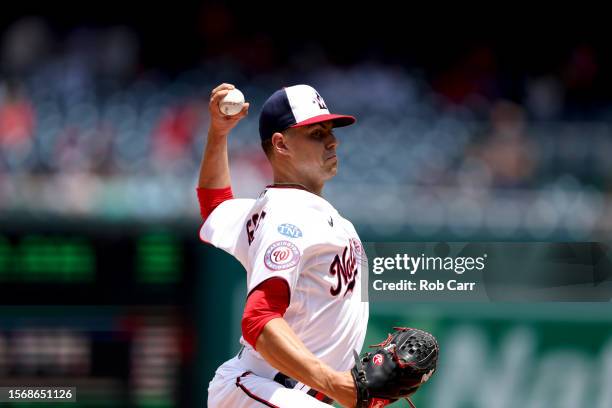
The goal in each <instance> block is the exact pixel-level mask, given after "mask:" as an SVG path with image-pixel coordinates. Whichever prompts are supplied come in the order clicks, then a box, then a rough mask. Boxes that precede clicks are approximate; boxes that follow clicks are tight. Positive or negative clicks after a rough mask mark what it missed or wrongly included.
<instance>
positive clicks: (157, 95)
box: [0, 18, 612, 239]
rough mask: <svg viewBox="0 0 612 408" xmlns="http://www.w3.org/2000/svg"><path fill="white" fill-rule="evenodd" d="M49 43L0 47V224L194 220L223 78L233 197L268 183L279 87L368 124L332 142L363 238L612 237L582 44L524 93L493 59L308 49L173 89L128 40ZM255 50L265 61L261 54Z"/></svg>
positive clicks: (120, 36) (606, 152) (210, 62)
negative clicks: (264, 120) (242, 114)
mask: <svg viewBox="0 0 612 408" xmlns="http://www.w3.org/2000/svg"><path fill="white" fill-rule="evenodd" d="M213 34H214V33H213ZM52 38H53V34H52V33H51V32H50V28H49V27H48V25H47V24H46V23H45V21H44V20H42V19H38V18H24V19H21V20H19V21H17V22H15V23H14V24H12V25H11V26H10V27H8V28H7V29H6V30H5V32H4V34H3V38H2V50H1V52H2V54H1V55H2V60H1V64H2V75H1V76H0V213H3V214H5V215H6V214H13V213H15V214H19V215H24V216H27V215H32V214H34V215H43V216H44V215H46V214H56V215H68V216H95V217H103V218H139V219H175V218H179V219H180V218H185V217H197V202H196V200H195V195H194V194H193V193H194V189H195V184H196V177H197V172H198V167H199V163H200V159H201V154H202V149H203V144H204V140H205V135H206V129H207V126H208V114H207V109H208V96H209V94H210V90H211V89H212V88H213V87H214V86H215V85H217V84H218V83H220V82H225V81H227V82H232V83H234V84H235V85H236V86H237V87H238V88H240V89H241V90H242V91H243V93H244V94H245V95H246V98H247V100H248V101H250V102H251V112H250V115H249V117H248V118H247V119H245V120H244V121H243V122H241V123H240V125H239V126H238V127H237V128H236V129H235V131H234V133H233V134H232V135H231V138H230V161H231V170H232V178H233V183H234V191H235V193H236V195H237V196H241V197H247V196H255V195H256V194H257V193H258V192H259V191H260V190H261V189H262V188H263V187H264V186H265V185H266V184H268V183H269V182H270V179H271V173H270V169H269V168H268V166H267V162H266V159H265V156H264V155H263V153H262V151H261V148H260V146H259V136H258V122H257V118H258V114H259V107H261V105H262V104H263V102H264V101H265V99H266V98H267V96H268V95H269V94H271V93H272V92H273V91H274V90H276V89H278V88H279V87H281V86H284V85H291V84H296V83H308V84H311V85H313V86H315V87H316V88H317V89H318V90H319V92H320V93H321V94H322V95H323V97H324V98H325V99H326V102H327V104H328V106H331V108H332V110H335V111H338V112H340V113H349V114H354V115H356V116H357V118H358V122H357V125H356V126H353V127H350V128H346V129H339V130H338V131H337V136H338V137H339V139H340V142H341V145H340V147H339V152H340V154H339V156H340V171H339V174H338V176H337V177H336V178H335V179H334V180H333V181H332V182H331V183H330V185H329V187H328V188H327V189H326V194H327V195H328V197H329V198H330V200H331V201H332V202H334V203H335V204H337V206H338V207H339V208H340V209H341V211H342V212H343V213H344V214H346V215H347V216H348V217H349V218H351V219H352V220H353V221H354V222H355V223H356V224H360V225H362V226H366V227H370V228H371V229H372V230H373V231H375V232H377V233H379V234H381V235H392V234H394V233H410V234H413V235H417V236H423V237H432V236H435V235H436V234H440V233H445V234H448V233H449V232H450V233H452V234H455V235H456V236H457V237H474V236H483V235H487V236H493V237H499V238H504V239H511V238H513V237H524V236H527V237H531V238H534V239H547V238H552V237H560V236H561V237H568V238H570V239H587V238H597V237H601V236H603V235H605V234H607V233H609V232H610V231H612V221H610V220H612V217H611V216H610V215H612V200H611V198H612V196H611V195H610V189H611V187H612V160H610V157H611V156H612V128H611V127H610V124H609V118H610V117H611V116H612V100H611V101H609V104H606V103H604V102H605V101H603V102H602V101H601V100H600V99H597V100H596V101H595V100H594V99H593V98H589V97H588V95H590V94H589V93H588V92H587V91H588V90H589V89H592V87H593V86H594V84H596V83H597V78H598V76H600V75H601V72H600V71H601V69H600V67H599V66H598V62H597V54H596V52H595V51H594V50H593V49H592V48H589V47H588V46H577V47H575V48H574V49H572V50H571V52H570V53H569V54H568V57H567V59H566V60H565V61H564V62H563V64H562V65H561V66H560V67H559V69H558V70H557V71H556V72H549V71H547V72H545V73H543V74H537V75H536V74H531V75H528V76H525V78H524V79H523V80H522V81H520V82H518V83H516V82H513V81H510V82H508V81H506V80H505V79H504V76H503V75H502V73H503V70H502V69H501V68H500V67H499V62H496V61H495V57H494V55H493V54H492V53H491V50H489V49H487V48H486V47H484V48H476V49H474V50H472V51H470V52H468V53H466V54H465V55H464V56H463V57H462V58H459V59H458V61H457V62H456V63H455V64H454V65H453V66H451V67H449V68H448V69H446V70H444V71H440V72H436V74H435V75H430V74H428V73H424V72H423V70H421V69H419V67H414V66H408V65H402V64H397V63H392V64H383V63H379V62H375V61H372V60H369V59H364V60H363V61H359V62H356V63H352V64H350V65H338V64H334V63H332V62H330V61H328V60H326V58H325V57H324V54H323V53H322V51H320V50H319V51H317V50H316V49H314V50H313V49H312V48H308V49H307V50H306V51H304V52H303V53H302V54H296V55H295V56H294V58H293V59H292V60H291V61H290V62H289V63H288V65H287V66H286V67H283V68H279V69H278V70H276V71H269V70H262V69H258V70H249V68H248V67H246V66H245V64H244V61H243V60H241V59H240V58H235V59H232V58H230V57H228V56H227V55H225V56H215V55H212V54H211V56H210V57H208V58H203V60H202V61H201V62H200V63H198V64H197V66H194V67H192V68H190V69H185V70H182V71H181V72H179V73H177V74H173V75H168V74H165V73H163V72H161V71H157V70H155V69H150V68H148V67H147V68H143V67H142V66H141V65H140V60H139V55H140V54H139V52H140V51H139V47H140V43H139V38H138V36H137V34H136V33H135V32H134V31H133V30H132V29H130V28H129V27H124V26H118V27H105V28H83V29H76V30H74V31H72V32H71V33H70V34H69V35H68V36H67V37H66V38H64V39H63V40H62V43H61V44H62V46H61V47H58V45H57V42H55V43H54V42H52V41H51V40H50V39H52ZM255 41H257V39H256V40H255ZM257 44H258V47H260V48H259V52H260V54H258V55H260V57H261V58H264V57H265V55H267V54H266V52H265V42H263V45H262V42H261V41H260V42H258V43H257ZM213 54H214V53H213ZM262 55H263V57H262ZM249 61H250V62H252V59H251V60H249ZM265 65H266V64H265V63H263V62H261V61H260V63H259V65H257V66H258V67H261V66H265ZM287 67H291V68H292V69H287Z"/></svg>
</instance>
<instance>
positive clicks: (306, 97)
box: [259, 85, 355, 141]
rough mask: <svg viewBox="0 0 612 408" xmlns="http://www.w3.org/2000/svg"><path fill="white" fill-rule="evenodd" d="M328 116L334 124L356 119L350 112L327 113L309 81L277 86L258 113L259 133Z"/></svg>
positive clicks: (267, 135)
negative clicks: (340, 113) (342, 113)
mask: <svg viewBox="0 0 612 408" xmlns="http://www.w3.org/2000/svg"><path fill="white" fill-rule="evenodd" d="M328 120H331V121H332V123H333V126H334V127H342V126H348V125H352V124H353V123H355V118H354V117H353V116H349V115H337V114H334V113H329V109H327V105H325V101H324V100H323V98H322V97H321V95H319V93H318V92H317V91H316V89H314V88H313V87H311V86H308V85H294V86H290V87H287V88H283V89H279V90H278V91H276V92H274V93H273V94H272V96H270V97H269V98H268V100H267V101H266V102H265V103H264V105H263V108H262V110H261V114H260V115H259V136H260V137H261V140H262V141H264V140H266V139H270V138H271V137H272V135H273V134H274V133H276V132H282V131H283V130H286V129H288V128H294V127H300V126H306V125H312V124H315V123H320V122H325V121H328Z"/></svg>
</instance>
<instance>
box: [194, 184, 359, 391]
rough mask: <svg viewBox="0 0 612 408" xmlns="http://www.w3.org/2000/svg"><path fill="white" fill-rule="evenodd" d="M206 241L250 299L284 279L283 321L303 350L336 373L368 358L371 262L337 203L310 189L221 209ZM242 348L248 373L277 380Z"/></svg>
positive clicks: (203, 234)
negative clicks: (236, 273)
mask: <svg viewBox="0 0 612 408" xmlns="http://www.w3.org/2000/svg"><path fill="white" fill-rule="evenodd" d="M200 238H201V239H202V240H204V241H206V242H209V243H211V244H213V245H214V246H216V247H218V248H221V249H223V250H225V251H227V252H228V253H230V254H232V255H233V256H234V257H235V258H236V259H238V261H240V263H241V264H242V265H243V266H244V268H245V269H246V272H247V289H248V292H249V293H250V292H251V291H252V290H253V289H254V288H255V287H257V285H259V284H260V283H261V282H263V281H265V280H267V279H270V278H272V277H280V278H283V279H285V280H286V281H287V283H288V286H289V289H290V301H289V307H288V308H287V311H286V312H285V315H284V319H285V320H286V321H287V323H288V324H289V326H290V327H291V328H292V329H293V331H294V332H295V333H296V334H297V336H298V337H299V338H300V339H301V340H302V342H303V343H304V345H305V346H306V347H307V348H308V349H309V350H310V351H311V352H312V353H313V354H314V355H315V356H317V357H318V358H319V359H321V360H322V361H324V362H325V363H326V364H328V365H329V366H330V367H332V368H333V369H335V370H339V371H345V370H348V369H350V368H351V367H352V366H353V365H354V359H353V354H352V352H353V350H357V352H359V351H361V348H362V346H363V341H364V338H365V334H366V329H367V324H368V303H367V302H362V301H361V300H362V298H361V277H362V268H361V263H362V259H363V258H364V255H365V254H363V247H362V245H361V241H360V240H359V236H358V235H357V232H356V231H355V228H354V227H353V225H352V224H351V222H349V221H348V220H346V219H344V218H342V217H341V216H340V214H338V212H337V211H336V210H335V209H334V207H333V206H332V205H331V204H330V203H328V202H327V201H326V200H325V199H323V198H322V197H319V196H317V195H315V194H312V193H310V192H308V191H306V190H303V189H299V188H293V187H292V188H287V187H285V186H282V187H280V186H276V187H275V186H269V187H268V188H267V189H266V190H265V191H264V192H263V193H262V194H261V195H260V196H259V198H258V199H257V200H252V199H233V200H228V201H225V202H223V203H222V204H220V205H219V206H218V207H217V208H216V209H215V210H214V211H213V212H212V214H211V215H210V216H209V217H208V219H207V220H206V222H205V223H204V225H203V226H202V229H201V231H200ZM364 273H365V268H364ZM240 341H241V343H242V344H243V345H244V346H245V350H244V351H243V353H245V354H246V355H247V360H248V361H250V362H252V363H248V364H246V365H247V366H248V367H243V368H245V369H248V370H250V371H252V372H253V373H254V374H258V375H262V376H266V377H268V378H270V377H271V376H272V374H273V373H275V372H276V370H275V369H274V368H273V367H271V366H269V365H268V364H267V362H265V360H263V358H261V357H260V356H259V354H258V353H257V352H256V351H255V350H253V348H252V347H251V346H250V345H249V344H248V343H247V342H246V341H245V340H244V339H243V338H241V340H240ZM231 361H232V360H230V362H231ZM228 363H229V362H228ZM226 364H227V363H226ZM233 381H234V382H235V378H234V379H233ZM211 384H212V383H211ZM234 388H235V387H234Z"/></svg>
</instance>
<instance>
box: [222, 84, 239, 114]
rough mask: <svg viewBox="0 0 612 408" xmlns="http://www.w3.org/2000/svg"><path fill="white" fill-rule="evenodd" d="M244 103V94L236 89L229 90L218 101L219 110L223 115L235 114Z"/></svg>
mask: <svg viewBox="0 0 612 408" xmlns="http://www.w3.org/2000/svg"><path fill="white" fill-rule="evenodd" d="M243 105H244V95H243V94H242V92H240V91H239V90H238V89H235V88H234V89H232V90H230V91H229V92H228V93H227V95H225V97H224V98H223V99H221V101H220V102H219V110H221V113H223V114H224V115H228V116H232V115H236V114H237V113H238V112H240V111H241V110H242V106H243Z"/></svg>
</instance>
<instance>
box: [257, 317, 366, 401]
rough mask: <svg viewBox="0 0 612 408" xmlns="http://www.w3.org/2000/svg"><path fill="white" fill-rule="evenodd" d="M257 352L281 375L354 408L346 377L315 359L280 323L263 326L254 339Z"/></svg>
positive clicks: (350, 382)
mask: <svg viewBox="0 0 612 408" xmlns="http://www.w3.org/2000/svg"><path fill="white" fill-rule="evenodd" d="M257 351H258V352H259V354H261V355H262V357H263V358H265V359H266V361H267V362H268V363H270V365H272V366H273V367H274V368H276V369H277V370H279V371H280V372H282V373H283V374H285V375H288V376H289V377H291V378H293V379H295V380H297V381H299V382H301V383H303V384H306V385H308V386H309V387H311V388H314V389H315V390H317V391H320V392H322V393H324V394H326V395H328V396H329V397H330V398H333V399H335V400H337V401H338V402H339V403H341V404H343V406H349V407H352V406H354V403H353V402H352V401H353V399H354V398H355V397H354V396H355V395H356V394H355V385H354V382H353V379H352V377H351V375H350V373H348V372H346V373H343V372H338V371H335V370H333V369H332V368H331V367H329V366H328V365H327V364H325V363H324V362H323V361H321V360H320V359H318V358H317V357H316V356H315V355H314V354H312V353H311V352H310V351H309V350H308V349H307V348H306V346H304V344H303V343H302V342H301V341H300V339H299V338H298V337H297V336H296V335H295V333H294V332H293V330H292V329H291V327H289V325H288V324H287V322H286V321H285V320H284V319H282V318H278V319H273V320H270V321H269V322H268V323H267V324H266V326H265V327H264V329H263V331H262V332H261V334H260V335H259V337H258V339H257ZM347 401H351V402H347Z"/></svg>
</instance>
